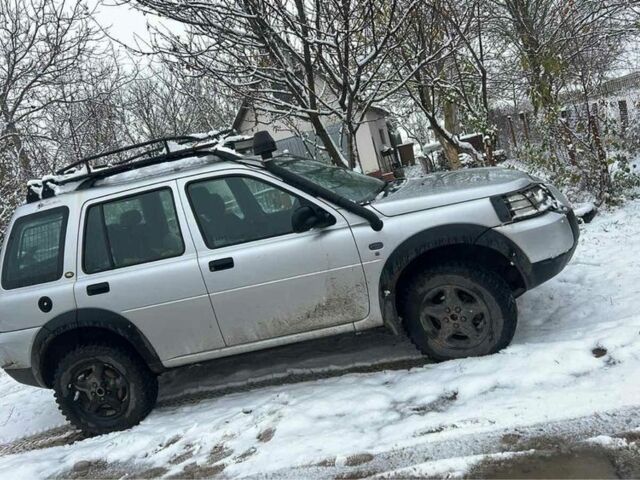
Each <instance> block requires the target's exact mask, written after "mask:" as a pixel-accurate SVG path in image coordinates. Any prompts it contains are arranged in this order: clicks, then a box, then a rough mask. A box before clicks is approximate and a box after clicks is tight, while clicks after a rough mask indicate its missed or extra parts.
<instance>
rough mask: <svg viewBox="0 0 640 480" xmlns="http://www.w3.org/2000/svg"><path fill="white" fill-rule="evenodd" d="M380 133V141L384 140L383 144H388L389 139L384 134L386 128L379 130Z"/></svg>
mask: <svg viewBox="0 0 640 480" xmlns="http://www.w3.org/2000/svg"><path fill="white" fill-rule="evenodd" d="M378 133H380V140H382V143H383V144H385V145H386V144H387V137H386V136H385V134H384V128H379V129H378Z"/></svg>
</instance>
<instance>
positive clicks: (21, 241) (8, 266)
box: [2, 207, 69, 290]
mask: <svg viewBox="0 0 640 480" xmlns="http://www.w3.org/2000/svg"><path fill="white" fill-rule="evenodd" d="M68 216H69V210H68V209H67V207H60V208H53V209H51V210H46V211H44V212H38V213H34V214H31V215H26V216H24V217H22V218H19V219H18V220H16V222H15V223H14V225H13V229H12V230H11V234H10V235H9V241H8V244H7V252H6V254H5V258H4V265H3V268H2V287H3V288H4V289H5V290H11V289H13V288H20V287H27V286H29V285H37V284H40V283H47V282H53V281H55V280H58V279H59V278H61V277H62V270H63V267H64V266H63V260H64V237H65V233H66V229H67V218H68Z"/></svg>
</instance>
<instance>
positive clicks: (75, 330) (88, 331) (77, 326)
mask: <svg viewBox="0 0 640 480" xmlns="http://www.w3.org/2000/svg"><path fill="white" fill-rule="evenodd" d="M91 341H96V342H103V343H109V344H115V345H118V346H120V347H123V348H125V349H127V350H128V351H130V352H132V353H134V354H135V355H137V356H138V357H139V358H140V359H141V360H142V361H144V363H145V364H146V365H147V366H148V367H149V369H150V370H151V371H152V372H154V373H161V372H162V371H164V370H165V367H164V366H163V365H162V362H161V361H160V358H159V357H158V354H157V352H156V351H155V349H154V348H153V345H151V343H150V342H149V340H148V339H147V338H146V337H145V335H144V334H143V333H142V332H141V331H140V329H138V328H137V327H136V326H135V325H134V324H133V323H131V321H129V320H128V319H126V318H125V317H123V316H122V315H120V314H118V313H116V312H112V311H109V310H105V309H100V308H81V309H77V310H74V311H69V312H65V313H62V314H60V315H58V316H57V317H55V318H53V319H51V320H50V321H49V322H47V323H46V324H45V325H44V326H43V328H41V329H40V331H39V332H38V334H37V335H36V337H35V339H34V342H33V346H32V350H31V369H32V371H33V375H34V377H35V379H36V381H37V382H38V383H39V384H40V385H42V386H45V387H47V388H51V386H52V383H53V374H54V372H55V366H56V365H57V362H58V361H59V360H60V358H61V356H62V355H64V354H65V353H66V352H67V351H69V350H70V349H72V348H73V347H74V346H76V345H79V344H80V343H83V342H84V343H87V342H91Z"/></svg>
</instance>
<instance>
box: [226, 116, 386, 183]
mask: <svg viewBox="0 0 640 480" xmlns="http://www.w3.org/2000/svg"><path fill="white" fill-rule="evenodd" d="M330 122H331V119H330V118H329V119H328V121H327V122H326V124H327V129H329V130H331V133H332V138H333V139H334V141H335V142H336V144H337V145H338V147H340V143H341V142H340V134H339V132H338V129H337V128H336V122H337V119H333V122H334V123H330ZM381 128H382V129H383V130H384V135H385V137H386V141H385V142H384V143H385V144H386V145H388V144H389V132H388V129H387V124H386V120H385V117H384V115H383V113H382V112H381V111H379V110H371V111H369V112H367V114H366V115H365V121H364V122H363V123H362V125H360V127H359V128H358V131H357V133H356V144H357V148H358V153H359V155H360V163H361V165H362V171H363V173H377V172H379V171H380V170H381V165H382V163H381V162H380V159H381V155H380V151H381V148H382V145H383V142H382V139H381V138H380V133H379V129H381ZM236 129H237V130H238V131H239V133H241V134H243V135H253V134H254V133H256V132H258V131H260V130H267V131H268V132H269V133H271V135H272V136H273V139H274V140H275V141H276V143H278V144H279V145H278V146H279V147H280V148H286V149H287V150H289V151H291V153H293V154H297V155H304V154H305V152H306V148H305V146H304V144H303V140H302V139H298V142H296V138H297V131H299V132H313V128H312V126H311V124H310V123H309V122H308V121H306V120H304V119H300V118H288V119H287V120H283V119H281V118H274V117H273V116H272V115H271V114H268V113H267V112H261V111H259V112H256V111H255V110H253V109H247V110H246V111H245V112H244V115H243V117H242V118H241V120H240V122H239V123H238V124H237V125H236ZM296 130H297V131H296ZM297 143H299V145H298V144H297ZM308 146H309V145H308ZM344 147H346V145H344ZM341 150H342V151H343V154H344V155H345V156H346V152H345V148H342V149H341Z"/></svg>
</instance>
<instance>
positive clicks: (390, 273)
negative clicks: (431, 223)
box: [379, 224, 531, 329]
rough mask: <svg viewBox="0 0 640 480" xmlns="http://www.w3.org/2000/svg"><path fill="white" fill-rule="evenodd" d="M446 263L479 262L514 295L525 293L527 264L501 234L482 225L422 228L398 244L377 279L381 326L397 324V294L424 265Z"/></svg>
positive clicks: (518, 251) (520, 252)
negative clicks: (496, 276) (507, 285)
mask: <svg viewBox="0 0 640 480" xmlns="http://www.w3.org/2000/svg"><path fill="white" fill-rule="evenodd" d="M449 260H458V261H460V260H462V261H464V260H469V261H473V262H475V263H480V264H482V265H483V266H485V267H487V268H488V269H490V270H492V271H495V272H497V273H498V274H500V275H501V276H502V278H504V279H505V280H506V281H507V283H508V284H509V286H510V287H511V290H512V292H513V294H514V296H519V295H521V294H522V293H524V292H525V291H526V290H527V282H526V278H527V271H530V270H531V264H530V263H529V260H528V258H527V257H526V255H525V254H524V253H523V252H522V250H521V249H520V248H519V247H518V246H517V245H515V244H514V243H513V242H512V241H511V240H509V239H508V238H507V237H505V236H504V235H502V234H500V233H498V232H496V231H495V230H493V229H491V228H489V227H485V226H482V225H474V224H447V225H441V226H438V227H433V228H429V229H425V230H423V231H421V232H418V233H417V234H415V235H413V236H411V237H410V238H408V239H407V240H405V241H404V242H402V243H401V244H400V245H398V246H397V247H396V248H395V250H394V251H393V252H392V253H391V255H390V256H389V257H388V258H387V260H386V262H385V265H384V267H383V269H382V274H381V276H380V285H379V294H380V308H381V309H382V313H383V318H384V320H385V324H387V325H392V326H393V328H394V329H397V328H398V325H399V314H400V313H401V312H400V311H399V308H398V300H399V295H398V294H397V293H398V292H399V291H402V288H403V287H404V286H406V285H407V283H408V282H409V281H410V279H411V278H412V276H413V275H414V274H415V273H417V272H418V271H420V269H422V268H424V267H425V266H426V265H434V264H437V263H442V262H446V261H449Z"/></svg>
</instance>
